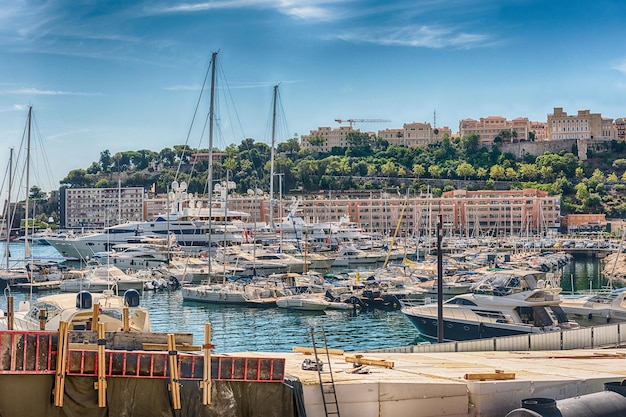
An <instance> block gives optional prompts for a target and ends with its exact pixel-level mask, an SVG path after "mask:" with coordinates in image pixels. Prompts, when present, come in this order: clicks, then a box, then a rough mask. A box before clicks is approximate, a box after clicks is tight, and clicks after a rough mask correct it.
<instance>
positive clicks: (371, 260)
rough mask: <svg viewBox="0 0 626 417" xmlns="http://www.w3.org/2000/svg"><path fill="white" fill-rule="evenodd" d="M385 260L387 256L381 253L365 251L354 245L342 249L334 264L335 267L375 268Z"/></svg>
mask: <svg viewBox="0 0 626 417" xmlns="http://www.w3.org/2000/svg"><path fill="white" fill-rule="evenodd" d="M384 260H385V254H384V253H383V252H379V251H365V250H361V249H358V248H356V247H355V246H353V245H346V246H343V247H341V249H340V250H339V253H337V256H336V258H335V261H334V262H333V267H344V268H349V267H361V266H370V267H371V266H375V265H376V264H377V263H379V262H382V261H384Z"/></svg>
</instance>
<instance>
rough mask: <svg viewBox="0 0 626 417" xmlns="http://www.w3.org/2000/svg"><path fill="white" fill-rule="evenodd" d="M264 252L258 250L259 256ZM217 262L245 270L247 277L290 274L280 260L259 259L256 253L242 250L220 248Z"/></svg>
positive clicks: (286, 266) (244, 273)
mask: <svg viewBox="0 0 626 417" xmlns="http://www.w3.org/2000/svg"><path fill="white" fill-rule="evenodd" d="M262 252H263V251H262V250H261V249H259V250H258V253H259V255H260V254H261V253H262ZM217 260H218V261H219V262H222V263H223V264H225V265H229V266H230V265H233V266H235V267H237V268H243V273H242V275H246V276H257V275H264V276H267V275H271V274H282V273H285V272H288V265H286V264H285V263H284V262H282V261H280V260H278V259H259V258H258V257H257V256H256V251H252V252H249V251H247V250H241V249H240V248H220V250H219V251H218V254H217ZM300 265H302V264H300Z"/></svg>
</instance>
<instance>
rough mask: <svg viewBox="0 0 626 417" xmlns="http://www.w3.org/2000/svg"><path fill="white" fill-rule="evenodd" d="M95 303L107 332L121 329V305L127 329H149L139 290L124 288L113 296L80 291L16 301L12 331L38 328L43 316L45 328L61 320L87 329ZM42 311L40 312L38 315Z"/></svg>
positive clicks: (0, 322) (2, 322)
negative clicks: (16, 306)
mask: <svg viewBox="0 0 626 417" xmlns="http://www.w3.org/2000/svg"><path fill="white" fill-rule="evenodd" d="M96 304H98V306H99V317H98V321H99V322H100V323H105V330H106V331H107V332H111V331H119V330H121V329H122V328H123V325H124V322H123V318H124V316H123V314H124V313H123V312H124V307H128V317H129V326H130V330H131V331H137V332H150V330H151V329H150V313H149V312H148V310H147V309H145V308H143V307H140V305H139V292H138V291H136V290H128V291H126V292H125V293H124V296H117V295H114V294H113V291H110V290H109V291H105V292H102V293H90V292H88V291H80V292H78V293H74V294H69V293H61V294H54V295H48V296H44V297H39V298H38V299H37V300H36V301H34V302H33V304H32V305H31V304H30V302H29V301H22V302H20V303H19V306H18V311H16V312H15V313H14V329H15V330H39V329H40V320H42V317H44V320H45V330H50V331H56V330H58V329H59V323H60V322H61V321H64V322H67V323H68V328H69V330H90V329H94V328H95V327H94V326H93V325H92V319H93V306H94V305H96ZM42 313H43V314H42ZM6 320H7V319H6V317H5V316H4V314H2V317H1V318H0V328H4V329H6V328H7V321H6Z"/></svg>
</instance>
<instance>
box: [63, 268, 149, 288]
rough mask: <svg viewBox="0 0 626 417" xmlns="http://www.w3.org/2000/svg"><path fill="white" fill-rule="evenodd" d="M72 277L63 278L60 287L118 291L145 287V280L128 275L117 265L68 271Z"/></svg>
mask: <svg viewBox="0 0 626 417" xmlns="http://www.w3.org/2000/svg"><path fill="white" fill-rule="evenodd" d="M68 274H69V276H70V278H66V279H63V280H62V281H61V283H60V284H59V289H60V290H61V291H63V292H77V291H81V290H88V291H91V292H102V291H105V290H109V289H115V288H116V289H117V291H126V290H130V289H133V290H139V291H141V290H142V289H143V288H144V282H145V281H144V280H143V279H141V278H139V277H135V276H132V275H128V274H126V273H124V272H123V271H122V270H121V269H119V268H118V267H116V266H111V265H109V266H95V267H91V268H88V269H86V270H75V271H70V272H68Z"/></svg>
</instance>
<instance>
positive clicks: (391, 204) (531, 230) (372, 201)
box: [228, 189, 561, 236]
mask: <svg viewBox="0 0 626 417" xmlns="http://www.w3.org/2000/svg"><path fill="white" fill-rule="evenodd" d="M361 194H363V193H361ZM299 202H300V209H301V211H300V214H301V216H302V218H303V219H304V220H305V221H307V222H337V221H339V220H340V218H341V217H342V216H346V215H347V216H349V218H350V220H351V221H353V222H356V223H357V224H358V225H359V226H360V227H361V228H362V229H363V230H365V231H368V232H377V233H382V234H384V235H386V236H393V234H394V233H395V230H396V228H398V231H399V234H400V236H417V235H424V234H426V235H428V234H429V233H430V234H433V233H435V230H436V226H437V222H438V219H439V215H441V216H442V221H443V229H444V232H445V234H446V235H462V236H479V235H480V236H507V235H511V234H513V235H521V236H532V235H535V234H545V233H547V232H548V231H549V230H555V229H558V228H559V227H560V214H561V204H560V197H558V196H549V195H548V193H547V192H545V191H541V190H536V189H525V190H506V191H493V190H482V191H466V190H455V191H450V192H446V193H443V195H442V196H441V197H433V196H432V195H430V194H417V195H412V196H409V197H405V196H398V195H396V194H387V193H371V194H370V196H368V197H366V196H363V195H361V196H355V195H354V194H351V193H337V194H334V195H332V194H331V195H315V196H304V198H302V199H300V200H299ZM228 206H229V208H231V209H233V210H238V211H248V212H250V213H251V218H258V219H259V220H260V221H263V222H268V221H269V212H268V210H269V204H268V198H267V197H264V198H262V199H260V200H257V201H253V200H252V199H251V198H250V197H246V196H242V197H234V198H229V200H228ZM287 206H288V203H287V202H285V204H278V205H276V206H275V207H274V219H279V218H281V217H282V216H284V215H286V210H287ZM254 210H258V211H256V212H254ZM398 224H399V227H398Z"/></svg>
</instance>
